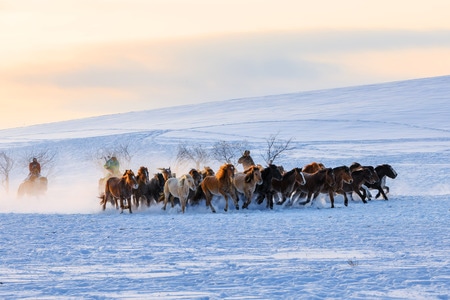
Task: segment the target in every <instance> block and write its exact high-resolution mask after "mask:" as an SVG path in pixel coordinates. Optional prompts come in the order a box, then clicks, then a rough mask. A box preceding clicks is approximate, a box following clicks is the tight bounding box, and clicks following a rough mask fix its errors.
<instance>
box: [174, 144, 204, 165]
mask: <svg viewBox="0 0 450 300" xmlns="http://www.w3.org/2000/svg"><path fill="white" fill-rule="evenodd" d="M208 160H209V154H208V151H207V150H206V149H205V148H204V147H203V146H202V145H199V144H198V145H189V144H187V143H183V144H179V145H178V152H177V162H178V164H185V163H189V162H193V163H194V164H195V168H196V169H200V166H201V165H204V164H205V163H207V162H208Z"/></svg>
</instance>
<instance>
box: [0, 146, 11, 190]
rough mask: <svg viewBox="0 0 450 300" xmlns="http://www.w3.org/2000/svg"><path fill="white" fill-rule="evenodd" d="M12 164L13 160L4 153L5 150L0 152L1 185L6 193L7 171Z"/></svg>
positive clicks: (7, 187)
mask: <svg viewBox="0 0 450 300" xmlns="http://www.w3.org/2000/svg"><path fill="white" fill-rule="evenodd" d="M13 166H14V160H13V159H12V158H11V157H10V156H9V155H8V154H6V152H4V151H1V152H0V175H1V182H2V186H3V187H4V188H5V190H6V193H9V173H10V172H11V169H12V168H13Z"/></svg>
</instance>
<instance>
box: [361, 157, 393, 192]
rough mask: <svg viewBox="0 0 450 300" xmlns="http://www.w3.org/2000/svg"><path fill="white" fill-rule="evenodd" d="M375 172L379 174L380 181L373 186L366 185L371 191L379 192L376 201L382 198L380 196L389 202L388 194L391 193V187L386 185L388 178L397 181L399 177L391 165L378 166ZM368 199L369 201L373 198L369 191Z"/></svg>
mask: <svg viewBox="0 0 450 300" xmlns="http://www.w3.org/2000/svg"><path fill="white" fill-rule="evenodd" d="M375 172H376V173H377V175H378V178H379V180H378V181H377V182H375V183H373V184H370V183H365V184H364V185H365V186H366V187H367V188H369V189H375V190H378V194H377V195H376V196H375V198H376V199H377V198H378V197H380V195H382V196H383V199H384V200H388V197H387V195H386V194H388V193H389V187H388V186H387V185H386V177H389V178H391V179H395V178H396V177H397V172H396V171H395V170H394V168H392V166H391V165H389V164H382V165H378V166H376V167H375ZM385 191H386V192H385ZM367 197H368V199H369V200H370V199H371V197H372V195H371V194H370V192H369V191H368V193H367Z"/></svg>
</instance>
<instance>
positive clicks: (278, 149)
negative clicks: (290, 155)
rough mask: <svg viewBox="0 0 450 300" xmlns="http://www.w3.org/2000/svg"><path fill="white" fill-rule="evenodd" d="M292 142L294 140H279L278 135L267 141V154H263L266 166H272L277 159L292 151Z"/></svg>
mask: <svg viewBox="0 0 450 300" xmlns="http://www.w3.org/2000/svg"><path fill="white" fill-rule="evenodd" d="M291 142H292V138H290V139H289V140H281V139H278V133H277V134H274V135H271V136H269V137H268V138H267V139H266V143H267V149H266V153H265V154H263V159H264V161H265V162H266V164H272V163H273V162H274V161H275V159H276V158H278V157H280V156H281V154H282V153H283V152H285V151H287V150H292V148H289V145H290V144H291Z"/></svg>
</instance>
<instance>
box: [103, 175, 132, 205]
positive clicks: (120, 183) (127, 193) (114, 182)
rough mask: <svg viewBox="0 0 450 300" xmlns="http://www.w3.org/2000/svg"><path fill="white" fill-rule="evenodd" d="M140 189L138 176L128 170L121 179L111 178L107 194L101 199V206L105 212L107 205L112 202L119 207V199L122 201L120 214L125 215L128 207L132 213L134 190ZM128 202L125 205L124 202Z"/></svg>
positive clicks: (107, 186)
mask: <svg viewBox="0 0 450 300" xmlns="http://www.w3.org/2000/svg"><path fill="white" fill-rule="evenodd" d="M137 187H138V183H137V180H136V176H135V175H134V173H133V171H131V170H126V171H125V173H123V175H122V177H121V178H118V177H111V178H109V179H108V180H107V181H106V186H105V193H104V194H103V195H102V196H101V197H100V198H101V199H102V201H101V202H100V204H101V205H102V206H103V210H105V208H106V203H107V202H108V201H110V202H111V203H113V202H114V203H115V204H116V208H118V207H117V199H119V201H120V209H121V211H120V213H123V210H124V209H125V208H127V207H128V210H129V211H130V213H131V212H132V211H131V195H132V191H133V189H136V188H137ZM125 200H126V201H127V205H126V206H125V205H124V201H125Z"/></svg>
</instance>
